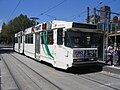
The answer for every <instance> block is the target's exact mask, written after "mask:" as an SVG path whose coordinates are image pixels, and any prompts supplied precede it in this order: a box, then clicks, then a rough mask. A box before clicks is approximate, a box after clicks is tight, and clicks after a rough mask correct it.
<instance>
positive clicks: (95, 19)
mask: <svg viewBox="0 0 120 90" xmlns="http://www.w3.org/2000/svg"><path fill="white" fill-rule="evenodd" d="M94 24H96V8H94Z"/></svg>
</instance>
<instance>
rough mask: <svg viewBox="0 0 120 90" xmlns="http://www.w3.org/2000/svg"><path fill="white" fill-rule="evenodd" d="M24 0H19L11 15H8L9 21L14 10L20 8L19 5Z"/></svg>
mask: <svg viewBox="0 0 120 90" xmlns="http://www.w3.org/2000/svg"><path fill="white" fill-rule="evenodd" d="M21 1H22V0H19V2H18V4H17V5H16V7H15V8H14V9H13V11H12V12H11V14H10V16H9V17H8V19H7V21H9V19H10V18H11V17H12V15H13V14H14V12H15V11H16V9H17V8H18V6H19V5H20V3H21Z"/></svg>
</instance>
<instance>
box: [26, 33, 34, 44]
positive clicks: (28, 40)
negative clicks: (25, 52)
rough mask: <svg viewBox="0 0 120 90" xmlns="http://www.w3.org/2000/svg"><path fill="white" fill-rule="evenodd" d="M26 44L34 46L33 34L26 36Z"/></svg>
mask: <svg viewBox="0 0 120 90" xmlns="http://www.w3.org/2000/svg"><path fill="white" fill-rule="evenodd" d="M25 43H28V44H33V34H28V35H26V36H25Z"/></svg>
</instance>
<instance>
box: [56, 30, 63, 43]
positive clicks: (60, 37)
mask: <svg viewBox="0 0 120 90" xmlns="http://www.w3.org/2000/svg"><path fill="white" fill-rule="evenodd" d="M57 44H58V45H62V44H63V29H62V28H59V29H58V30H57Z"/></svg>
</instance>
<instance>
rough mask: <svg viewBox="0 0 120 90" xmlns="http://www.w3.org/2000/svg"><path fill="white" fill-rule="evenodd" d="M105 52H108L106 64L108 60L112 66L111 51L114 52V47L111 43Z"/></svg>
mask: <svg viewBox="0 0 120 90" xmlns="http://www.w3.org/2000/svg"><path fill="white" fill-rule="evenodd" d="M107 52H108V57H109V59H108V60H106V62H105V63H106V64H107V63H108V62H109V61H110V62H111V66H114V65H113V52H114V49H113V44H110V45H109V46H108V48H107Z"/></svg>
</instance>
